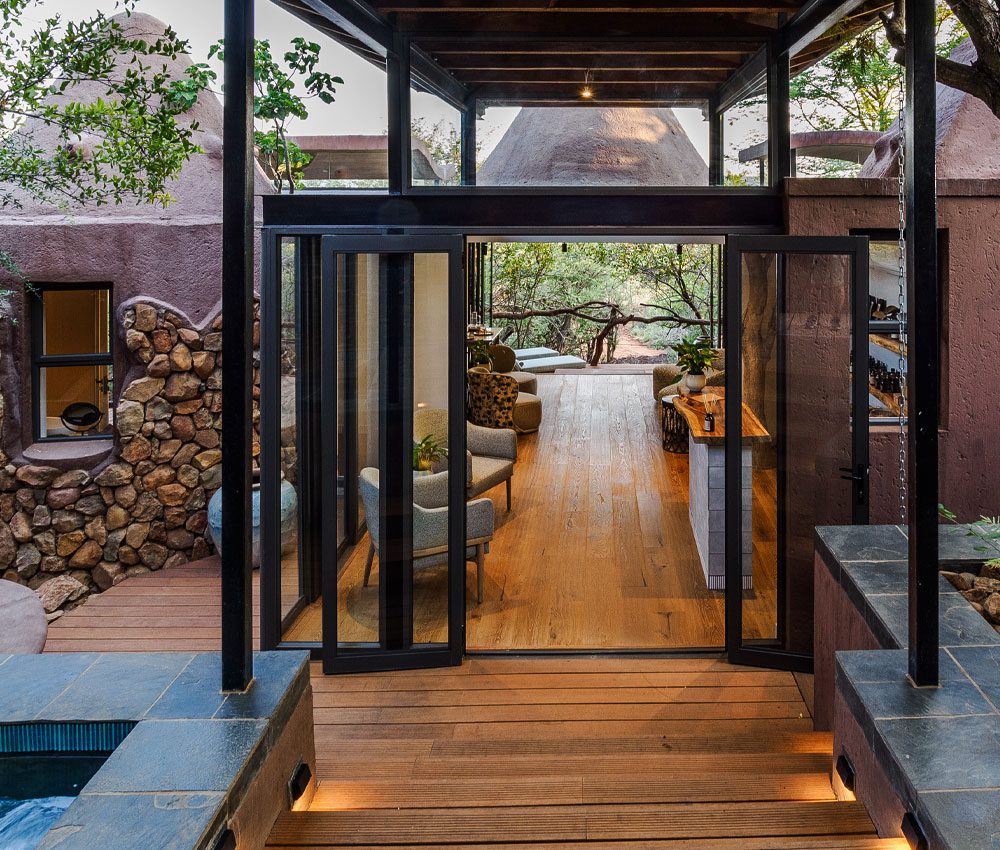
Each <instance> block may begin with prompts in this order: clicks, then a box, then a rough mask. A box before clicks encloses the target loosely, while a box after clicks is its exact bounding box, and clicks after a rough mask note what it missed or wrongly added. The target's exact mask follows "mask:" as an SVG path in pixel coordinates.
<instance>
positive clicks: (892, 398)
mask: <svg viewBox="0 0 1000 850" xmlns="http://www.w3.org/2000/svg"><path fill="white" fill-rule="evenodd" d="M868 392H869V393H871V394H872V395H873V396H875V398H877V399H878V401H879V404H881V405H882V406H883V407H885V409H886V410H888V411H889V412H890V413H891V414H892V415H893V416H899V396H898V395H896V393H887V392H883V391H882V390H880V389H879V388H878V387H876V386H875V385H874V384H871V383H869V384H868Z"/></svg>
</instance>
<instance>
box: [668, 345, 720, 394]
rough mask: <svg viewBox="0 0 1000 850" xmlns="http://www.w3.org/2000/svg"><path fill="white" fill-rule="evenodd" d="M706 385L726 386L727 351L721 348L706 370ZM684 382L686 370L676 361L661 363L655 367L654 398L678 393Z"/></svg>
mask: <svg viewBox="0 0 1000 850" xmlns="http://www.w3.org/2000/svg"><path fill="white" fill-rule="evenodd" d="M705 378H706V381H705V386H708V387H724V386H725V385H726V351H725V349H723V348H720V349H719V350H718V351H717V353H716V356H715V359H714V360H713V361H712V365H711V366H710V367H709V368H708V369H706V370H705ZM683 383H684V370H683V369H681V367H680V366H678V365H677V364H676V363H661V364H660V365H658V366H654V367H653V398H654V399H656V400H657V401H659V400H660V399H661V398H664V397H666V396H671V395H678V394H679V393H680V392H681V386H682V384H683Z"/></svg>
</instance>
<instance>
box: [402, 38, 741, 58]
mask: <svg viewBox="0 0 1000 850" xmlns="http://www.w3.org/2000/svg"><path fill="white" fill-rule="evenodd" d="M647 36H648V33H647ZM420 43H421V44H422V45H423V46H424V47H426V48H427V50H429V51H430V52H432V53H434V54H436V55H441V56H443V57H450V56H452V55H456V54H457V55H469V56H474V55H485V56H522V55H523V56H538V55H546V54H567V55H579V56H591V55H595V54H598V55H601V54H609V55H614V56H703V55H712V56H737V57H742V56H745V55H746V54H748V53H753V52H754V51H755V50H757V48H758V47H760V40H759V39H756V40H752V41H740V40H738V39H725V38H719V37H714V38H710V39H699V40H698V41H696V42H695V41H692V40H691V39H690V38H671V37H670V36H665V37H664V38H662V39H655V40H652V39H649V38H646V39H641V38H639V39H637V38H612V37H610V36H603V37H599V38H593V39H562V38H554V37H545V36H524V37H521V38H517V39H511V38H507V37H504V35H503V34H494V35H493V36H486V35H484V34H482V33H479V34H477V35H472V36H471V37H469V38H464V39H458V38H455V37H454V36H450V37H448V36H433V35H425V36H423V37H422V38H421V39H420Z"/></svg>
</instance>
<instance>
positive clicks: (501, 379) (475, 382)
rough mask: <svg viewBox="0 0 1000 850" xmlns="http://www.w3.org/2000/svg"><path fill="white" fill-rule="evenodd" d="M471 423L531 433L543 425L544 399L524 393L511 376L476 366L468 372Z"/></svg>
mask: <svg viewBox="0 0 1000 850" xmlns="http://www.w3.org/2000/svg"><path fill="white" fill-rule="evenodd" d="M469 421H470V422H474V423H475V424H476V425H482V426H483V427H485V428H513V429H514V430H515V431H517V433H518V434H531V433H534V432H535V431H537V430H538V427H539V426H540V425H541V424H542V400H541V399H540V398H539V397H538V396H536V395H534V394H532V393H525V392H521V391H520V390H519V388H518V385H517V381H516V380H515V379H514V378H512V377H511V376H510V375H500V374H498V373H496V372H490V371H489V370H487V369H486V368H485V367H481V366H476V367H473V368H472V369H470V370H469Z"/></svg>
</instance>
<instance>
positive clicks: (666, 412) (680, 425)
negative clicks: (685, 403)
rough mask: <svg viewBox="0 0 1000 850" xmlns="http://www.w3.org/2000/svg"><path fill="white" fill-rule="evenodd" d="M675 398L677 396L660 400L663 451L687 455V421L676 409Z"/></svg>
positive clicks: (669, 396)
mask: <svg viewBox="0 0 1000 850" xmlns="http://www.w3.org/2000/svg"><path fill="white" fill-rule="evenodd" d="M675 398H677V396H675V395H668V396H663V398H661V399H660V431H661V432H662V442H663V450H664V451H665V452H673V453H674V454H687V450H688V425H687V420H686V419H685V418H684V417H683V416H682V415H681V414H680V413H679V412H678V411H677V410H675V409H674V399H675Z"/></svg>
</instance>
